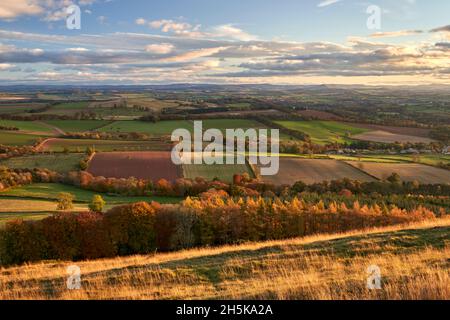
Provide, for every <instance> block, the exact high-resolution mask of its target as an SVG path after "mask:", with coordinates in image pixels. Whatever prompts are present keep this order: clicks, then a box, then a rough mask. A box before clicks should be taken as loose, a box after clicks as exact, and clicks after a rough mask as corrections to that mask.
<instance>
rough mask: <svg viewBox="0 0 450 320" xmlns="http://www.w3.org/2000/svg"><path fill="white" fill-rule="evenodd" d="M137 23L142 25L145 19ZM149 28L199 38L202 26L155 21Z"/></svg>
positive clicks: (172, 21) (151, 22) (149, 23)
mask: <svg viewBox="0 0 450 320" xmlns="http://www.w3.org/2000/svg"><path fill="white" fill-rule="evenodd" d="M136 23H138V24H142V23H143V19H142V20H141V19H138V20H136ZM148 26H149V27H150V28H152V29H159V30H161V31H162V32H164V33H174V34H176V35H182V36H189V37H197V36H201V33H200V32H199V29H200V25H195V26H192V25H191V24H190V23H187V22H179V21H174V20H166V19H163V20H154V21H150V22H148Z"/></svg>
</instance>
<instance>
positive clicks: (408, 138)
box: [352, 130, 434, 143]
mask: <svg viewBox="0 0 450 320" xmlns="http://www.w3.org/2000/svg"><path fill="white" fill-rule="evenodd" d="M352 138H353V139H357V140H364V141H373V142H384V143H394V142H400V143H407V142H411V143H430V142H433V141H434V140H433V139H430V138H424V137H418V136H412V135H404V134H396V133H391V132H387V131H381V130H376V131H369V132H365V133H361V134H357V135H354V136H352Z"/></svg>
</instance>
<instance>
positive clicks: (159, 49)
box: [145, 43, 174, 54]
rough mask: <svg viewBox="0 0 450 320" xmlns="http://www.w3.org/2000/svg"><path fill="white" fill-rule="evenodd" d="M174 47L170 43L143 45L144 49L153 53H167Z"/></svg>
mask: <svg viewBox="0 0 450 320" xmlns="http://www.w3.org/2000/svg"><path fill="white" fill-rule="evenodd" d="M173 49H174V45H173V44H170V43H161V44H149V45H148V46H146V47H145V51H147V52H151V53H155V54H168V53H171V52H172V51H173Z"/></svg>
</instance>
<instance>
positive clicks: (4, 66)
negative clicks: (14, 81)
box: [0, 63, 15, 71]
mask: <svg viewBox="0 0 450 320" xmlns="http://www.w3.org/2000/svg"><path fill="white" fill-rule="evenodd" d="M14 67H15V65H13V64H9V63H0V71H8V70H11V69H12V68H14Z"/></svg>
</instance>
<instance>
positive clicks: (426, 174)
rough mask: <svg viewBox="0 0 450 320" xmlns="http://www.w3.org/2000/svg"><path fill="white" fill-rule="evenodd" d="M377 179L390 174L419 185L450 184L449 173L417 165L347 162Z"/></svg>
mask: <svg viewBox="0 0 450 320" xmlns="http://www.w3.org/2000/svg"><path fill="white" fill-rule="evenodd" d="M348 163H349V164H351V165H353V166H354V167H356V168H359V169H360V170H363V171H365V172H367V173H368V174H370V175H371V176H374V177H376V178H378V179H382V180H383V179H386V178H387V177H389V176H390V175H391V174H392V173H394V172H395V173H398V174H399V175H400V178H401V179H402V180H403V181H414V180H417V181H419V182H420V183H425V184H434V183H443V184H448V183H450V171H448V170H445V169H440V168H436V167H432V166H427V165H423V164H417V163H376V162H364V163H362V162H358V161H348Z"/></svg>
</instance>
